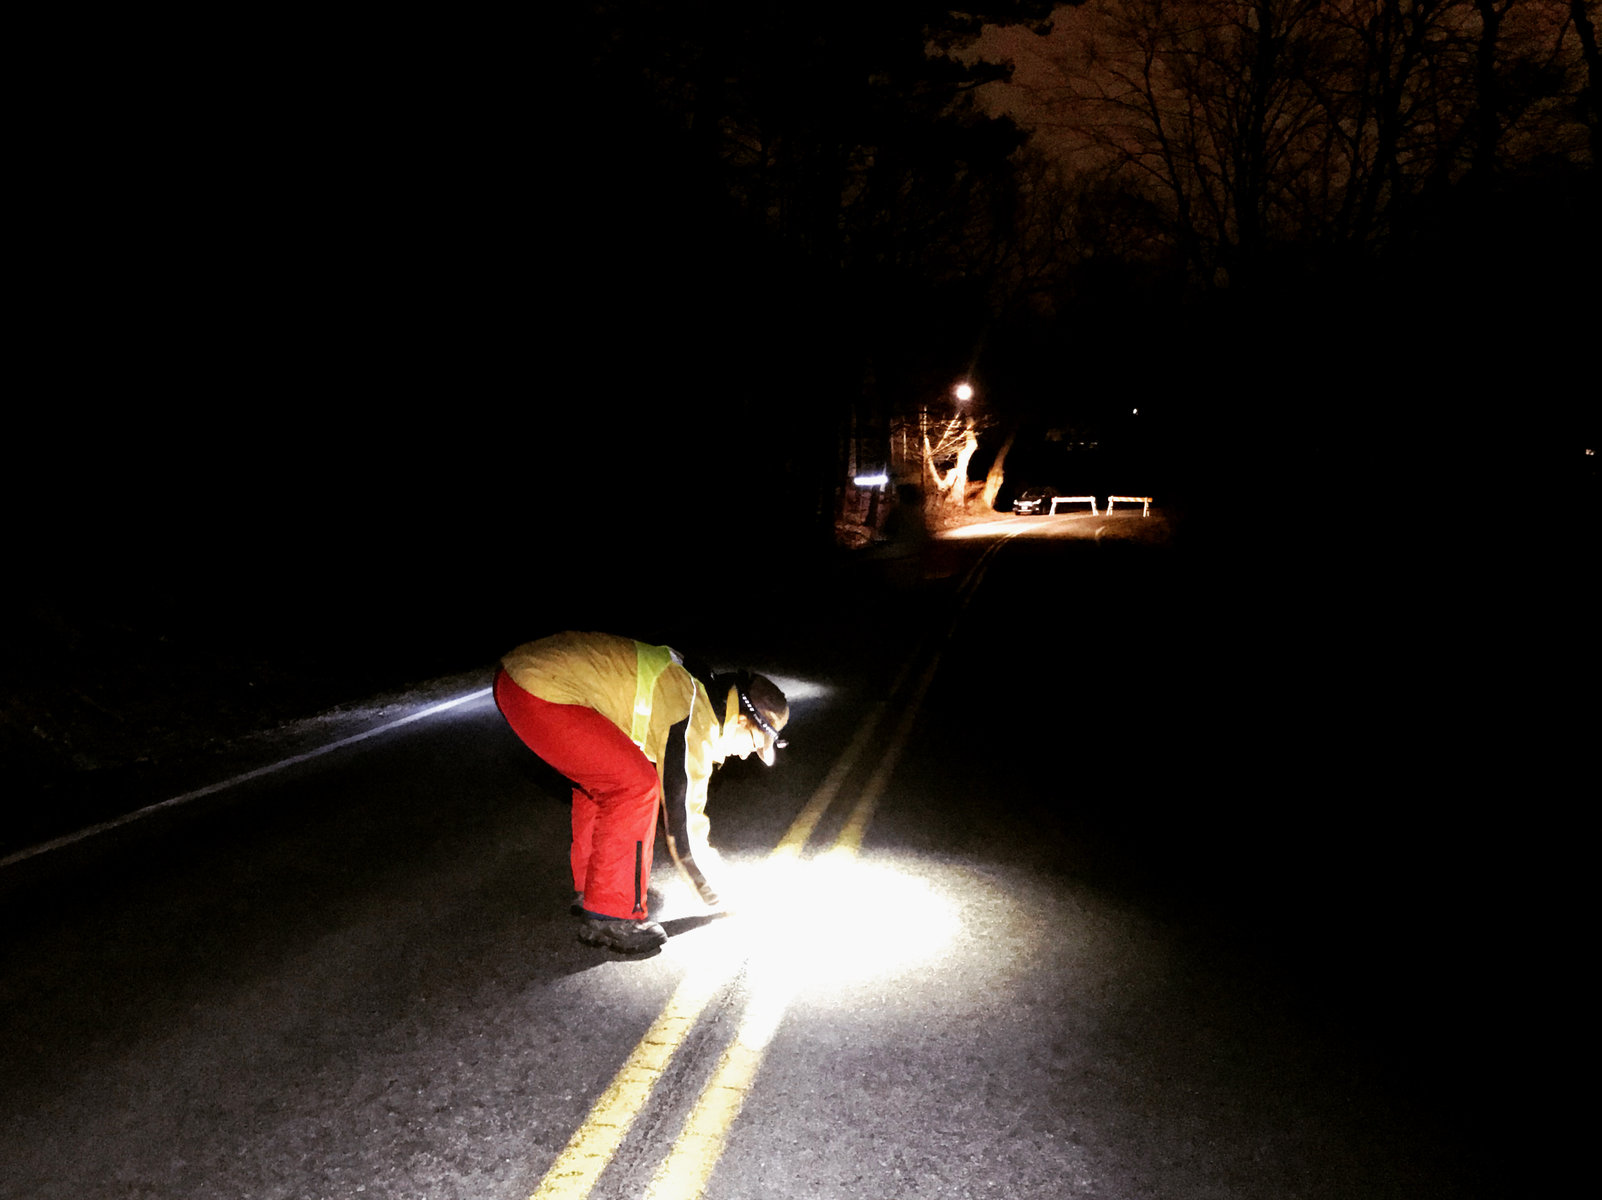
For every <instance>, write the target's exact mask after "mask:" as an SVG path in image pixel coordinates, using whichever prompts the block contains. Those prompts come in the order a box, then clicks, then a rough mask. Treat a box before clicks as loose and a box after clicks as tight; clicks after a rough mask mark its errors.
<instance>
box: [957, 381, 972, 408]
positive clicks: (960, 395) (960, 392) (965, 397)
mask: <svg viewBox="0 0 1602 1200" xmlns="http://www.w3.org/2000/svg"><path fill="white" fill-rule="evenodd" d="M952 393H953V394H954V395H955V396H956V397H957V399H958V400H959V401H961V402H962V403H963V404H966V403H968V401H970V400H972V399H973V385H972V384H971V383H968V382H967V381H966V380H964V381H963V382H962V383H959V384H958V385H957V386H956V387H955V388H953V389H952Z"/></svg>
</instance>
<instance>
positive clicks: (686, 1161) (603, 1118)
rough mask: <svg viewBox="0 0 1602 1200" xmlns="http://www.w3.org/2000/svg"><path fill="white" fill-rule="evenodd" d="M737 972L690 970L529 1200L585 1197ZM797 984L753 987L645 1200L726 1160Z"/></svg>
mask: <svg viewBox="0 0 1602 1200" xmlns="http://www.w3.org/2000/svg"><path fill="white" fill-rule="evenodd" d="M1002 544H1003V543H1002V542H996V543H995V544H993V545H992V546H991V547H990V548H989V549H988V550H987V551H986V553H985V554H983V555H981V556H980V559H979V561H978V562H977V563H976V564H975V565H974V567H973V569H972V570H971V571H970V572H969V573H968V576H967V577H966V578H965V579H964V581H963V584H962V587H961V589H960V590H959V596H958V604H957V611H956V614H955V615H954V616H953V618H952V624H953V626H954V625H955V622H956V618H957V616H960V615H961V612H962V610H963V609H965V608H966V607H967V604H968V602H969V600H970V599H971V598H972V596H973V593H974V591H975V590H976V589H977V587H978V584H979V580H980V579H981V578H982V577H983V574H984V571H985V569H986V567H987V566H988V563H989V561H990V559H991V558H992V556H993V555H994V553H995V551H996V550H997V549H999V547H1000V546H1001V545H1002ZM950 632H951V631H950V629H948V630H947V631H946V638H949V636H950ZM944 640H945V639H942V642H941V643H938V644H937V645H936V647H935V649H934V651H933V652H932V653H931V654H930V655H929V660H928V665H927V666H926V667H925V668H924V670H923V672H922V673H921V674H920V675H919V677H918V679H917V682H916V683H915V685H914V686H913V689H912V691H911V692H910V694H909V695H908V696H907V699H906V700H905V702H903V703H902V704H901V706H900V714H901V719H900V720H899V721H898V722H897V724H896V727H895V729H894V731H893V732H892V733H891V735H890V739H889V741H888V742H887V743H886V744H885V747H884V753H883V755H882V757H881V758H880V760H879V763H878V765H877V766H876V767H875V768H874V771H873V774H872V775H871V776H870V777H869V779H868V782H867V783H866V784H865V785H864V786H863V790H862V793H861V794H860V795H859V796H858V798H857V802H856V804H855V805H854V806H853V807H852V809H851V812H850V814H849V816H848V817H847V818H846V821H845V824H844V826H843V827H842V828H841V830H840V833H839V835H838V836H837V837H836V838H835V842H834V846H833V849H832V851H831V853H833V854H835V855H840V856H850V857H854V856H855V855H856V854H857V852H858V851H859V850H860V849H861V846H862V839H863V836H864V834H865V833H866V831H867V827H868V822H869V821H870V820H871V819H872V816H873V811H874V808H875V807H876V806H877V805H878V802H879V797H880V795H881V793H882V792H883V791H884V788H885V785H886V784H887V783H888V782H889V780H890V776H891V773H892V772H893V771H894V770H895V767H896V764H897V762H898V761H899V760H900V758H901V753H902V751H903V749H904V748H905V746H906V742H907V739H908V737H909V736H910V734H911V732H912V727H913V724H914V722H915V721H916V720H917V717H918V713H919V711H920V710H921V708H922V706H923V700H924V696H925V694H926V693H927V692H928V690H929V685H930V684H931V683H932V682H933V681H934V677H935V673H936V671H937V670H938V668H939V665H940V649H939V646H940V645H941V644H943V642H944ZM920 657H921V655H918V654H915V655H914V656H913V657H912V658H911V659H909V660H908V663H907V664H906V665H905V666H904V667H903V668H902V670H901V672H900V674H899V675H898V676H897V679H896V682H895V683H894V684H893V685H892V686H891V688H890V691H889V695H890V696H892V697H894V696H895V695H896V694H897V693H898V692H899V691H900V690H901V687H902V684H903V683H904V682H905V680H906V678H907V676H908V674H910V669H911V667H912V666H913V665H914V664H915V663H916V662H917V661H918V660H919V658H920ZM888 712H889V702H888V701H883V700H882V701H880V702H879V703H878V704H876V705H875V706H874V708H873V710H872V712H871V713H870V714H869V717H868V719H867V720H866V721H864V722H863V723H862V724H861V726H859V728H858V730H857V733H856V736H855V737H853V738H852V739H851V743H850V744H849V745H848V746H847V747H846V749H845V751H844V753H842V754H841V755H840V757H839V759H838V760H836V762H835V763H834V765H833V766H832V767H831V768H830V769H829V773H828V775H827V776H825V777H824V780H823V782H822V783H821V784H819V785H818V789H817V791H815V792H814V793H813V794H812V797H811V799H809V800H808V801H807V804H806V806H805V807H804V808H802V810H801V812H800V813H799V814H797V816H796V818H795V820H794V821H793V822H792V823H791V825H790V828H789V830H788V831H786V833H785V835H784V837H783V838H781V839H780V841H779V844H778V845H777V846H776V847H775V848H774V849H773V851H772V852H771V853H770V854H769V856H768V861H769V862H777V861H784V860H789V859H796V858H799V857H800V855H801V852H802V850H803V849H804V848H805V846H806V843H807V842H808V840H810V838H811V837H812V834H813V833H814V832H815V831H816V829H817V826H818V823H819V822H820V821H821V820H822V818H823V816H824V814H825V813H826V812H827V811H828V810H829V808H830V807H831V806H832V805H833V804H834V802H835V800H836V798H837V797H838V795H839V792H840V788H841V786H842V785H843V784H844V782H845V780H846V779H847V777H849V775H850V774H851V772H852V771H853V770H854V769H855V768H856V765H857V762H858V761H859V760H860V759H861V757H862V755H863V754H864V753H865V752H866V750H867V748H868V746H870V745H872V744H873V743H874V740H875V738H876V737H877V736H878V734H879V730H880V727H881V726H882V725H883V723H884V720H885V717H886V715H887V713H888ZM737 970H738V965H737V964H731V965H730V966H729V967H728V968H726V969H725V970H722V971H708V970H692V971H691V972H690V973H689V975H687V976H686V977H685V979H684V980H683V982H681V983H680V984H679V986H678V988H677V990H675V991H674V993H673V995H672V996H671V997H670V998H669V1000H668V1002H667V1006H666V1007H665V1008H663V1010H662V1014H661V1015H660V1016H659V1017H657V1019H656V1020H655V1021H653V1022H652V1023H651V1027H650V1028H649V1029H647V1030H646V1031H645V1036H644V1037H642V1038H641V1039H640V1043H639V1045H637V1046H635V1048H634V1051H633V1053H631V1054H630V1055H629V1057H628V1059H627V1061H625V1062H624V1064H623V1066H622V1068H621V1069H620V1070H619V1071H618V1073H617V1074H616V1076H614V1077H613V1079H612V1082H611V1083H610V1084H609V1085H608V1086H607V1088H606V1090H605V1091H604V1092H602V1093H601V1097H600V1099H599V1100H597V1101H596V1102H595V1104H594V1106H593V1107H592V1108H591V1109H590V1113H589V1116H588V1117H586V1118H585V1121H584V1124H583V1125H581V1126H580V1127H579V1128H578V1130H577V1132H575V1133H574V1134H573V1136H572V1138H571V1139H569V1141H568V1143H567V1146H566V1148H565V1149H563V1151H562V1153H561V1154H559V1155H558V1156H557V1159H556V1162H555V1163H553V1164H552V1166H551V1169H550V1170H549V1171H547V1172H546V1174H545V1177H544V1179H542V1180H541V1181H540V1185H539V1187H538V1188H537V1189H536V1190H535V1192H534V1194H533V1196H531V1197H530V1200H586V1198H587V1197H588V1196H589V1194H590V1192H591V1191H592V1190H593V1189H594V1188H595V1185H596V1183H597V1182H598V1181H599V1180H600V1178H601V1173H602V1172H603V1171H605V1170H606V1168H607V1166H608V1165H609V1164H610V1163H611V1161H612V1159H613V1158H614V1156H615V1155H616V1154H617V1151H618V1148H619V1147H620V1146H621V1145H622V1144H623V1140H624V1138H625V1137H627V1136H628V1132H629V1128H630V1127H631V1126H632V1125H633V1124H634V1120H635V1118H636V1117H638V1116H639V1114H640V1112H641V1110H643V1109H644V1107H645V1105H646V1102H647V1101H648V1100H649V1099H650V1097H651V1093H652V1092H653V1091H654V1090H655V1088H656V1084H657V1081H658V1080H660V1079H661V1078H662V1075H663V1073H664V1072H665V1071H666V1070H667V1069H668V1066H669V1064H670V1063H671V1062H672V1060H673V1056H674V1054H675V1053H676V1052H677V1051H678V1049H679V1047H680V1046H681V1045H683V1044H684V1041H685V1039H686V1038H687V1037H688V1036H689V1034H690V1031H691V1030H692V1029H694V1028H695V1025H696V1022H697V1021H698V1020H699V1019H700V1017H701V1014H702V1012H703V1011H704V1010H705V1009H706V1007H707V1005H708V1004H710V1003H711V1002H712V1000H713V998H714V997H715V996H717V995H718V993H719V992H721V991H722V990H723V988H724V987H725V986H726V985H727V984H728V982H729V981H730V979H731V978H732V977H733V976H734V974H735V973H736V971H737ZM797 986H799V985H798V983H797V982H796V981H795V980H794V979H793V978H792V979H782V980H779V981H777V982H776V984H775V985H774V986H765V987H763V988H760V989H756V990H755V992H754V995H753V999H752V1002H751V1004H750V1005H749V1007H748V1008H747V1011H746V1013H745V1016H744V1018H743V1019H742V1021H741V1023H740V1027H739V1030H738V1032H737V1033H736V1035H735V1038H734V1041H733V1043H732V1044H731V1045H730V1046H729V1047H728V1049H726V1050H725V1051H724V1052H723V1055H722V1057H721V1058H720V1060H719V1062H718V1065H717V1067H716V1068H715V1069H714V1070H713V1072H712V1075H711V1078H710V1079H708V1081H707V1083H706V1086H705V1087H704V1088H702V1089H701V1095H700V1097H699V1098H698V1099H697V1101H696V1103H695V1107H694V1108H693V1109H692V1110H691V1112H690V1115H689V1117H688V1118H687V1119H686V1120H685V1123H684V1128H683V1129H682V1130H681V1131H680V1133H679V1136H678V1138H677V1139H676V1140H675V1142H674V1144H673V1150H672V1152H671V1153H670V1154H669V1155H668V1157H667V1159H666V1160H665V1161H664V1162H663V1163H662V1165H661V1166H660V1167H659V1168H658V1169H657V1172H656V1174H655V1176H654V1177H653V1178H652V1180H651V1185H650V1188H649V1190H648V1191H647V1193H646V1196H647V1200H694V1198H696V1197H699V1196H700V1195H701V1194H702V1193H703V1192H704V1191H705V1189H706V1185H707V1181H708V1180H709V1179H710V1178H711V1177H712V1171H713V1169H714V1168H715V1167H716V1166H717V1163H718V1159H719V1158H721V1157H722V1154H723V1146H724V1142H725V1140H726V1138H727V1136H728V1131H729V1130H730V1128H732V1127H733V1125H734V1121H735V1119H736V1118H737V1117H738V1116H739V1113H740V1109H741V1107H743V1105H744V1104H745V1098H746V1096H747V1095H748V1094H749V1093H750V1090H751V1085H752V1083H753V1081H754V1080H755V1078H756V1074H757V1071H758V1070H759V1069H760V1068H761V1066H762V1060H763V1058H764V1056H765V1055H766V1053H767V1046H768V1043H769V1041H770V1040H771V1039H772V1036H773V1034H774V1032H775V1031H776V1030H777V1028H778V1024H779V1021H780V1020H781V1019H782V1018H783V1015H784V1010H785V1009H786V1008H787V1007H788V1006H789V1003H790V1000H791V999H792V997H793V995H794V992H795V989H796V987H797Z"/></svg>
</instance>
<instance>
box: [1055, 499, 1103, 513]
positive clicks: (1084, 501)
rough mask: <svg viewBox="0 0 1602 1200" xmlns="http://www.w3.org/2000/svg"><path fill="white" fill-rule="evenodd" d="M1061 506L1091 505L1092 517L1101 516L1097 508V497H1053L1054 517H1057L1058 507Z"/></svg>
mask: <svg viewBox="0 0 1602 1200" xmlns="http://www.w3.org/2000/svg"><path fill="white" fill-rule="evenodd" d="M1059 504H1088V505H1090V515H1091V516H1093V517H1099V516H1100V515H1101V510H1100V509H1098V508H1097V507H1096V497H1094V496H1053V497H1052V498H1051V511H1052V515H1054V516H1055V515H1056V512H1057V505H1059Z"/></svg>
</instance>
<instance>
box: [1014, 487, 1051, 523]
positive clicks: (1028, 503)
mask: <svg viewBox="0 0 1602 1200" xmlns="http://www.w3.org/2000/svg"><path fill="white" fill-rule="evenodd" d="M1056 494H1057V489H1056V488H1049V487H1032V488H1024V490H1023V491H1021V492H1019V493H1018V498H1017V499H1016V500H1014V501H1013V502H1012V511H1013V512H1015V513H1017V514H1018V515H1019V516H1024V517H1038V516H1039V515H1040V514H1041V513H1048V512H1050V511H1051V501H1052V498H1053V497H1054V496H1056Z"/></svg>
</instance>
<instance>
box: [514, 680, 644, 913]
mask: <svg viewBox="0 0 1602 1200" xmlns="http://www.w3.org/2000/svg"><path fill="white" fill-rule="evenodd" d="M495 704H496V706H497V707H498V708H499V709H500V710H501V715H502V716H503V717H505V718H506V723H507V724H508V725H510V726H511V727H512V731H513V732H514V733H516V734H517V736H518V737H519V738H521V739H522V741H523V744H524V745H525V746H527V747H528V748H529V749H530V750H532V751H534V753H535V754H537V755H539V756H540V757H541V758H543V759H544V760H545V761H546V762H548V763H550V765H551V766H553V767H555V768H556V769H557V770H558V771H560V772H561V773H562V774H563V775H566V776H567V777H568V779H569V780H571V781H572V783H573V849H572V863H573V888H574V890H575V891H580V892H583V893H584V908H585V911H587V912H590V913H593V914H595V915H596V916H603V917H629V918H633V919H634V920H643V919H644V918H645V917H646V916H647V906H646V899H645V892H646V888H647V887H648V886H649V885H650V882H651V855H652V853H653V852H654V851H655V848H656V814H657V810H658V809H659V808H660V807H661V804H660V801H661V794H662V793H661V783H660V781H659V780H658V779H657V776H656V767H654V766H653V765H652V764H651V760H650V759H648V758H646V757H645V755H644V754H643V753H641V752H640V749H639V747H638V746H636V745H635V744H634V743H633V742H631V741H629V738H628V735H627V734H626V733H624V732H623V731H622V730H621V729H619V728H618V727H617V726H616V725H614V724H612V722H611V721H609V720H607V719H606V718H605V717H603V716H602V715H601V714H600V713H598V712H596V711H595V710H594V709H593V708H587V707H586V706H584V705H582V704H552V703H551V702H550V701H548V700H541V699H540V698H539V697H538V696H531V695H530V694H529V693H528V692H525V691H524V690H523V689H522V688H520V687H518V686H517V684H515V683H513V682H512V679H511V677H510V676H509V675H507V674H506V672H505V671H504V670H502V671H497V672H496V673H495Z"/></svg>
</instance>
